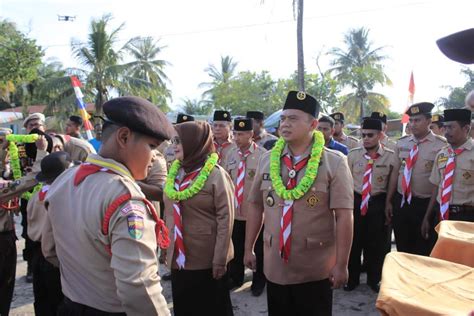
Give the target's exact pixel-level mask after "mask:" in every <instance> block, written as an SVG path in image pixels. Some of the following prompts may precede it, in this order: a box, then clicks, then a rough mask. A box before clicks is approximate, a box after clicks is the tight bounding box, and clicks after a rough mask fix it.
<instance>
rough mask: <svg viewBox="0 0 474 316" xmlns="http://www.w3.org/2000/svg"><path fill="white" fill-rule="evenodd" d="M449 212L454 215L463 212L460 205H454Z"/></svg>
mask: <svg viewBox="0 0 474 316" xmlns="http://www.w3.org/2000/svg"><path fill="white" fill-rule="evenodd" d="M449 211H450V212H452V213H454V214H455V213H459V212H461V207H460V206H458V205H453V206H451V207H450V208H449Z"/></svg>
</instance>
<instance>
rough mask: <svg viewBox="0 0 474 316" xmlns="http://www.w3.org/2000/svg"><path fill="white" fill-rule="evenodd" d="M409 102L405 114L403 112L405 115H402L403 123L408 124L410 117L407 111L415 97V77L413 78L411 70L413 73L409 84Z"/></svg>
mask: <svg viewBox="0 0 474 316" xmlns="http://www.w3.org/2000/svg"><path fill="white" fill-rule="evenodd" d="M408 92H409V94H408V104H407V107H406V109H405V111H404V114H403V117H402V123H403V124H406V123H408V121H409V117H408V115H407V114H405V112H406V111H407V110H408V108H409V107H410V105H412V104H413V98H414V97H415V79H414V78H413V71H412V72H411V75H410V83H409V84H408Z"/></svg>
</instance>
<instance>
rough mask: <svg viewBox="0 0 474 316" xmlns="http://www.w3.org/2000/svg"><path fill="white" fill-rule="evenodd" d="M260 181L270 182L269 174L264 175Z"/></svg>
mask: <svg viewBox="0 0 474 316" xmlns="http://www.w3.org/2000/svg"><path fill="white" fill-rule="evenodd" d="M262 180H270V174H269V173H264V174H263V176H262Z"/></svg>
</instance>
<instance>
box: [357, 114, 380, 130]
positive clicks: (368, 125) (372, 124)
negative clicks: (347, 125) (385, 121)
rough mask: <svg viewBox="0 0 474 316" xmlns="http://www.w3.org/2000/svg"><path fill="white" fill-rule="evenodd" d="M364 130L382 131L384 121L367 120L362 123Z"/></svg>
mask: <svg viewBox="0 0 474 316" xmlns="http://www.w3.org/2000/svg"><path fill="white" fill-rule="evenodd" d="M362 129H375V130H377V131H381V130H382V121H381V120H380V119H376V118H370V117H369V118H366V119H365V120H364V121H363V122H362Z"/></svg>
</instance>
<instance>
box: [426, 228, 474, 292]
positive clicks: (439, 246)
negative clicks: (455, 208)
mask: <svg viewBox="0 0 474 316" xmlns="http://www.w3.org/2000/svg"><path fill="white" fill-rule="evenodd" d="M436 231H437V232H438V241H437V242H436V245H435V246H434V248H433V251H432V252H431V257H433V258H438V259H443V260H447V261H451V262H456V263H459V264H464V265H466V266H470V267H474V223H470V222H461V221H441V222H440V223H439V224H438V226H436ZM473 288H474V285H473Z"/></svg>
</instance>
